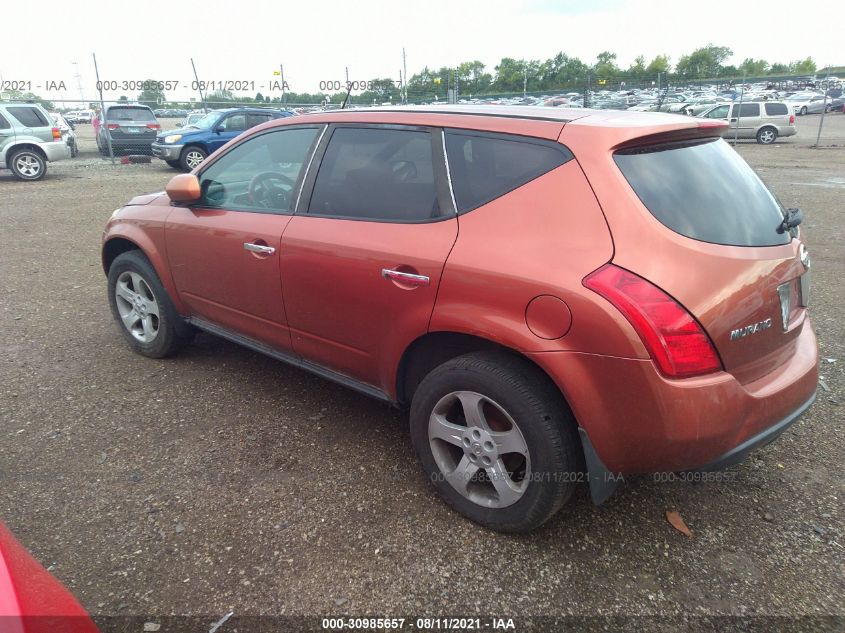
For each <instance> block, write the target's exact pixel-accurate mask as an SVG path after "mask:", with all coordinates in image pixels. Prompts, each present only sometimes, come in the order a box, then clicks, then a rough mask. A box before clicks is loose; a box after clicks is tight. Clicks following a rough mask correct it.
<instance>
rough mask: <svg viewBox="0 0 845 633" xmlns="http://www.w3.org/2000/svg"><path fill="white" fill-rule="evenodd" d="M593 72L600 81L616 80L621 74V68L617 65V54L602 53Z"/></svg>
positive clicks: (597, 58) (598, 56)
mask: <svg viewBox="0 0 845 633" xmlns="http://www.w3.org/2000/svg"><path fill="white" fill-rule="evenodd" d="M593 72H594V73H595V74H596V77H597V78H599V79H614V78H616V77H617V76H618V75H620V74H621V72H622V71H621V70H619V66H617V65H616V53H611V52H610V51H602V52H601V53H599V54H598V55H597V56H596V64H595V66H593Z"/></svg>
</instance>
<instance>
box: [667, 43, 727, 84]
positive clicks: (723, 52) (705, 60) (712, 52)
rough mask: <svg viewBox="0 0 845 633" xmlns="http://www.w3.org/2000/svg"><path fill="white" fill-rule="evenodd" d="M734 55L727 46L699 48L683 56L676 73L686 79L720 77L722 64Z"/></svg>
mask: <svg viewBox="0 0 845 633" xmlns="http://www.w3.org/2000/svg"><path fill="white" fill-rule="evenodd" d="M731 55H733V51H732V50H731V49H730V48H728V47H727V46H716V45H714V44H708V45H707V46H702V47H701V48H697V49H696V50H694V51H693V52H692V53H690V54H689V55H681V58H680V59H679V60H678V64H677V66H676V67H675V72H677V74H678V75H680V76H681V77H683V78H685V79H708V78H711V77H718V76H719V75H720V71H721V70H722V64H724V62H725V61H726V60H727V59H728V57H730V56H731Z"/></svg>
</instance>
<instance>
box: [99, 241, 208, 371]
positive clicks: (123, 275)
mask: <svg viewBox="0 0 845 633" xmlns="http://www.w3.org/2000/svg"><path fill="white" fill-rule="evenodd" d="M108 294H109V305H110V306H111V311H112V315H113V316H114V319H115V321H116V322H117V324H118V327H119V328H120V331H121V333H122V334H123V337H124V338H125V339H126V340H127V342H128V343H129V345H130V346H131V347H132V349H133V350H134V351H136V352H138V353H139V354H142V355H144V356H149V357H151V358H164V357H165V356H170V355H171V354H174V353H175V352H177V351H178V350H179V349H180V348H182V347H183V346H184V345H185V344H186V343H187V342H189V341H190V340H191V338H193V333H194V330H193V328H192V327H191V326H190V325H189V324H187V323H185V321H184V320H183V319H182V317H181V316H179V313H178V312H177V311H176V308H175V307H174V306H173V302H172V301H171V300H170V297H169V296H168V294H167V291H166V290H165V289H164V286H163V285H162V283H161V281H160V280H159V278H158V275H157V274H156V272H155V269H154V268H153V266H152V264H150V262H149V260H148V259H147V258H146V257H145V256H144V254H143V253H141V251H137V250H133V251H128V252H126V253H122V254H120V255H118V256H117V257H116V258H115V260H114V262H112V265H111V267H110V268H109V277H108Z"/></svg>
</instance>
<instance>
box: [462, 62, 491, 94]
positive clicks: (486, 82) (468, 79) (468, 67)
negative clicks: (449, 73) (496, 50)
mask: <svg viewBox="0 0 845 633" xmlns="http://www.w3.org/2000/svg"><path fill="white" fill-rule="evenodd" d="M455 72H456V74H457V76H458V82H459V83H458V86H459V90H460V92H461V94H480V93H483V92H486V91H487V90H489V89H490V86H491V84H492V83H493V76H492V75H491V74H490V73H488V72H486V71H485V66H484V64H483V63H482V62H480V61H478V60H477V59H476V60H474V61H471V62H463V63H461V64H458V67H457V68H456V69H455Z"/></svg>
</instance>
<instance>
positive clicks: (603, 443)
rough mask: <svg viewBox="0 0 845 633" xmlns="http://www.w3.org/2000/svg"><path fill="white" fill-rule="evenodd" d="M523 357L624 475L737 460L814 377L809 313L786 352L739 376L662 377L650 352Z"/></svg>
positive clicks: (790, 409) (787, 414)
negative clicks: (774, 362)
mask: <svg viewBox="0 0 845 633" xmlns="http://www.w3.org/2000/svg"><path fill="white" fill-rule="evenodd" d="M529 356H530V357H531V358H532V359H533V360H534V361H535V362H537V364H539V365H540V366H541V367H543V368H544V369H545V370H546V371H547V372H548V373H549V375H550V376H551V377H552V379H553V380H555V382H557V384H558V386H559V387H560V388H561V390H562V391H563V393H564V395H565V397H566V398H567V401H568V402H569V405H570V407H571V408H572V412H573V413H574V414H575V417H576V419H577V420H578V424H579V425H580V426H581V427H582V428H583V430H584V432H585V433H586V434H587V435H588V436H589V438H590V442H591V446H592V448H593V449H594V451H595V454H596V457H597V459H598V460H599V461H600V462H601V463H602V464H603V465H604V466H605V467H606V469H607V470H608V471H610V472H613V473H622V474H633V473H652V472H676V471H685V470H700V469H713V468H719V467H723V466H728V465H730V464H732V463H736V462H737V461H739V460H741V459H742V458H743V457H744V456H745V455H746V454H747V453H748V452H749V451H751V450H753V449H754V448H756V447H758V446H761V445H762V444H764V443H765V442H767V441H770V440H771V439H774V438H775V437H777V435H778V434H779V433H780V432H782V430H783V429H785V428H786V427H787V426H788V425H789V424H790V423H792V422H794V420H796V419H798V416H799V415H800V414H801V413H803V412H804V411H806V409H807V408H808V407H809V405H810V403H812V399H813V397H814V394H815V391H816V385H817V383H818V366H817V365H818V350H817V343H816V337H815V334H814V333H813V330H812V327H811V326H810V322H809V319H807V320H806V321H805V323H804V326H803V329H802V332H801V334H800V335H799V336H798V338H796V339H795V341H794V349H793V353H792V355H791V357H790V359H789V360H788V361H787V362H786V363H783V364H782V365H781V366H780V367H777V368H776V369H774V370H773V371H771V372H770V373H769V374H767V375H766V376H763V377H762V378H760V379H757V380H755V381H753V382H749V383H747V384H741V383H740V382H739V381H738V380H737V379H736V378H735V377H734V376H733V375H731V374H729V373H727V372H719V373H716V374H712V375H708V376H702V377H696V378H687V379H683V380H669V379H666V378H664V377H663V376H661V375H660V374H659V373H658V372H657V370H656V368H655V366H654V364H653V363H652V362H651V361H650V360H638V359H629V358H616V357H610V356H598V355H593V354H579V353H570V352H547V353H535V354H529ZM787 420H789V422H786V421H787Z"/></svg>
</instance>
